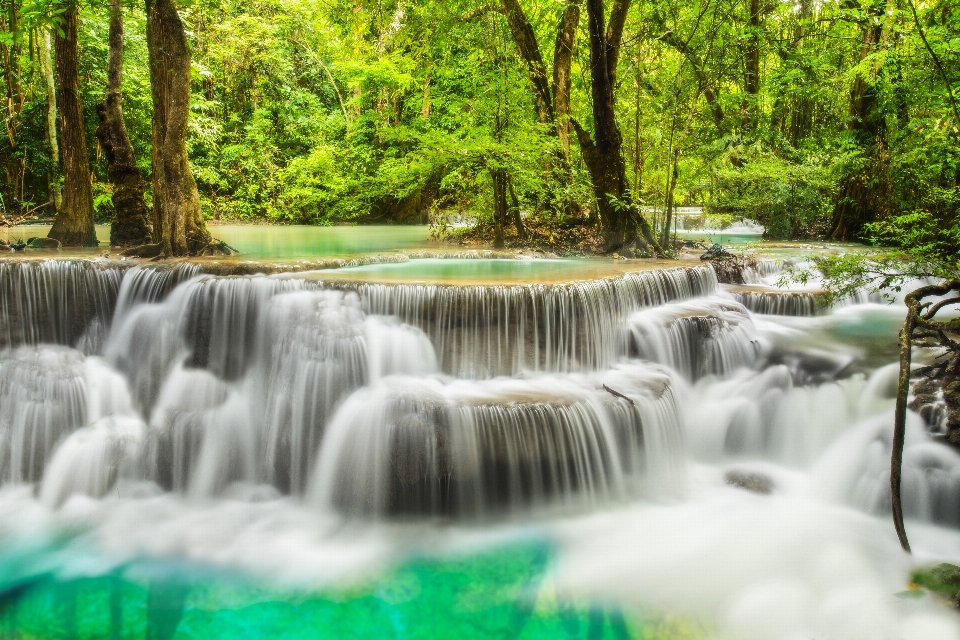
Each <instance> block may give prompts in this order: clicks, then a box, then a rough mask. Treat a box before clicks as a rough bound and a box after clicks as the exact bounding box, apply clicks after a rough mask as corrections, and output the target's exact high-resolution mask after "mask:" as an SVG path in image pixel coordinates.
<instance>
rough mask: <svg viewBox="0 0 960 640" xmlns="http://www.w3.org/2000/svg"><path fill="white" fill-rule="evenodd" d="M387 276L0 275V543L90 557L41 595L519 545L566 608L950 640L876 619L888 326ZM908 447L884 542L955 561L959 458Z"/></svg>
mask: <svg viewBox="0 0 960 640" xmlns="http://www.w3.org/2000/svg"><path fill="white" fill-rule="evenodd" d="M491 262H495V261H491ZM451 264H454V263H451ZM403 268H404V269H407V270H408V271H409V270H410V269H411V268H409V267H405V266H404V267H403ZM423 268H426V269H427V271H428V272H429V271H430V270H435V269H436V268H438V267H434V266H430V265H426V266H423ZM472 268H473V269H474V270H476V269H481V270H484V269H489V270H491V273H493V272H496V271H497V270H501V269H502V266H501V265H481V264H480V263H479V262H477V263H476V264H474V265H473V266H472ZM511 268H512V267H511ZM551 268H553V267H551ZM557 268H564V267H563V265H560V266H559V267H557ZM391 269H392V267H389V268H380V267H377V268H370V269H367V268H360V269H358V270H354V271H353V272H352V273H351V270H349V269H348V270H344V272H343V273H342V274H338V272H337V271H317V272H312V273H297V274H281V275H274V276H263V275H257V276H243V277H232V276H212V275H208V274H204V273H202V272H201V269H200V268H199V267H198V266H197V265H189V264H184V265H180V266H177V267H169V266H162V265H158V266H133V265H131V264H126V263H119V262H110V261H84V260H49V261H46V260H34V261H25V262H15V261H3V262H0V349H2V351H0V540H4V541H6V542H7V543H8V544H10V545H12V546H13V547H15V546H16V545H17V544H25V541H27V540H29V538H30V537H31V536H36V535H40V536H41V537H44V536H47V537H50V536H52V537H57V536H60V537H65V538H66V539H68V540H74V542H68V543H67V544H68V546H70V545H73V547H75V549H77V550H79V549H83V548H89V546H90V545H93V546H94V547H95V548H96V549H98V553H101V554H102V555H101V556H99V557H100V558H101V559H100V560H98V561H97V562H93V561H90V562H91V563H92V564H93V565H94V566H89V565H87V566H84V565H83V563H82V562H81V563H80V565H81V566H80V567H79V568H78V566H77V565H76V561H73V560H71V561H67V560H62V566H60V567H59V569H57V570H59V571H64V572H67V573H71V572H73V574H76V573H77V572H80V573H81V574H91V573H92V574H95V575H99V574H102V573H106V572H109V571H112V570H113V568H112V567H115V566H116V563H122V562H125V561H129V560H130V559H131V558H137V557H153V558H174V559H179V560H189V561H190V562H195V563H202V564H209V565H214V566H220V567H225V568H230V569H233V570H243V571H248V572H251V573H252V575H257V576H262V577H264V579H271V580H292V581H294V582H298V583H309V584H318V583H324V584H328V583H340V582H341V581H344V580H346V581H347V582H349V580H351V579H352V578H351V577H350V576H355V575H357V574H358V572H360V573H362V572H371V571H377V570H381V569H382V568H383V567H384V566H387V565H389V564H390V563H392V562H395V561H397V559H399V558H402V557H404V556H405V555H406V554H408V553H411V552H415V553H420V554H427V555H429V554H431V553H438V552H443V553H446V552H449V551H450V550H451V549H458V550H460V551H461V552H462V551H463V550H464V549H475V548H477V547H478V546H479V547H480V548H485V547H487V546H489V545H491V544H498V543H499V542H498V541H501V542H502V541H503V540H504V539H515V538H518V537H519V538H521V539H526V538H529V537H531V536H532V537H534V538H537V539H545V540H547V541H549V543H550V544H551V545H554V546H555V548H556V549H557V557H556V560H555V563H554V565H553V566H552V568H551V575H552V582H553V583H554V584H555V586H554V587H553V588H554V589H555V590H556V593H557V594H561V595H563V597H569V598H571V599H573V600H575V599H578V598H581V599H582V598H587V599H590V600H597V601H602V602H612V603H618V604H619V605H620V606H624V607H626V608H627V610H628V611H633V612H638V613H640V612H650V611H671V612H679V613H681V614H683V615H689V616H691V617H692V618H694V619H703V620H707V621H708V624H709V625H710V627H711V628H713V629H715V630H716V632H717V633H721V634H729V635H730V636H731V637H742V638H746V639H754V638H755V639H757V640H760V639H763V640H767V639H775V638H784V639H785V640H786V639H792V638H798V637H815V638H861V637H863V638H891V639H894V638H910V639H913V638H916V639H917V640H919V639H921V638H929V639H931V640H937V639H940V638H942V639H944V640H946V639H948V638H949V639H955V638H960V625H958V622H957V619H956V618H955V617H953V615H952V614H950V613H948V612H947V611H946V610H945V609H943V608H941V607H940V606H939V605H937V604H936V603H934V602H931V601H930V599H929V598H927V599H902V598H896V597H894V595H893V594H895V593H897V592H900V591H903V590H904V585H905V582H906V577H907V573H908V571H909V569H910V567H911V566H913V565H912V560H911V559H910V558H908V557H906V556H903V555H902V554H901V553H900V551H899V548H898V546H897V543H896V538H895V536H894V534H893V528H892V525H891V524H890V522H889V510H890V500H889V480H888V475H887V473H888V471H887V464H888V462H889V451H890V434H891V430H892V412H893V404H894V393H895V385H896V376H897V368H896V364H894V360H895V339H896V331H897V328H898V325H899V323H900V320H901V318H902V312H901V310H900V309H899V308H898V307H897V306H891V305H885V304H880V303H878V302H869V301H868V300H867V299H866V298H861V299H853V300H847V301H844V302H843V304H842V305H838V306H835V307H834V308H833V309H826V308H824V307H823V305H822V302H821V300H820V299H819V298H818V295H819V294H818V293H817V292H816V290H815V289H814V288H813V287H811V288H810V289H809V290H807V291H799V292H783V291H779V290H776V289H775V288H774V287H773V283H774V281H775V279H776V278H777V276H778V272H779V269H780V263H776V262H773V261H769V262H761V263H759V264H758V266H757V268H756V271H755V272H754V273H752V274H751V275H750V280H751V283H750V284H749V285H747V286H746V287H732V286H727V285H719V284H718V283H717V280H716V277H715V275H714V272H713V270H712V269H711V268H710V267H709V266H703V265H695V266H682V267H677V268H672V269H660V270H647V271H626V272H624V273H620V274H617V275H609V276H607V277H603V278H595V279H588V280H575V281H569V282H537V283H531V284H522V283H518V282H507V283H500V284H498V283H495V282H493V283H471V284H464V285H456V284H450V283H449V282H441V283H431V282H422V281H410V282H404V281H402V280H396V279H394V280H388V279H385V280H383V281H377V280H376V277H377V276H382V275H383V274H384V273H386V272H390V271H391ZM414 269H415V270H416V269H421V265H414ZM428 275H429V273H428ZM418 278H419V276H418ZM935 427H936V425H927V424H925V423H924V421H923V419H922V418H921V417H920V416H917V415H915V414H911V416H910V422H909V430H908V437H907V445H906V451H905V455H904V502H905V507H906V512H907V516H908V522H907V528H908V532H909V533H910V534H911V539H912V540H914V541H915V548H916V552H917V553H916V557H917V558H919V559H920V560H922V561H932V560H951V561H957V560H958V559H960V455H958V454H957V453H956V452H955V451H954V450H953V449H951V448H949V447H947V446H946V445H944V444H942V443H941V442H939V441H937V440H936V439H935V437H933V436H932V435H931V431H934V430H935ZM744 479H746V480H744ZM71 536H79V537H77V538H72V537H71ZM80 540H82V542H80ZM441 550H442V551H441ZM7 578H9V576H6V577H5V579H7ZM535 597H539V596H535ZM557 597H558V598H559V597H560V595H558V596H557Z"/></svg>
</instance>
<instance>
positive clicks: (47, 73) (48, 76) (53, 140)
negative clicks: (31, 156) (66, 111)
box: [43, 31, 62, 211]
mask: <svg viewBox="0 0 960 640" xmlns="http://www.w3.org/2000/svg"><path fill="white" fill-rule="evenodd" d="M51 48H52V44H51V39H50V32H49V31H44V32H43V77H44V80H46V83H47V138H48V139H49V140H50V180H49V185H50V186H49V190H50V195H49V197H50V202H51V203H53V210H54V211H60V206H61V202H62V195H61V193H60V145H59V144H57V81H56V80H55V79H54V77H53V56H52V55H51V54H50V49H51Z"/></svg>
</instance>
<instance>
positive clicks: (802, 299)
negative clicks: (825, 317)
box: [726, 287, 825, 316]
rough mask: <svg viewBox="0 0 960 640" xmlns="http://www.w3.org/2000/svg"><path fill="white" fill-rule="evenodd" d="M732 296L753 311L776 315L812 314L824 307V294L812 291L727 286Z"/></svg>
mask: <svg viewBox="0 0 960 640" xmlns="http://www.w3.org/2000/svg"><path fill="white" fill-rule="evenodd" d="M726 291H728V292H729V293H730V294H731V295H732V296H733V298H734V299H735V300H736V301H737V302H739V303H740V304H742V305H743V306H744V307H746V308H747V309H749V310H750V311H752V312H754V313H763V314H768V315H778V316H814V315H817V314H818V313H820V312H821V311H823V309H824V306H825V304H824V302H825V300H824V295H823V294H822V293H817V292H813V291H752V290H750V289H749V288H747V287H727V288H726Z"/></svg>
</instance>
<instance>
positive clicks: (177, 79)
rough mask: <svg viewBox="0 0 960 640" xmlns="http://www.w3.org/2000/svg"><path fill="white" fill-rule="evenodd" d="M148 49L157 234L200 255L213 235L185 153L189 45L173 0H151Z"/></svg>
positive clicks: (175, 250)
mask: <svg viewBox="0 0 960 640" xmlns="http://www.w3.org/2000/svg"><path fill="white" fill-rule="evenodd" d="M147 50H148V54H149V58H150V86H151V93H152V97H153V193H154V196H153V201H154V227H153V228H154V238H155V240H156V242H157V244H158V246H157V248H156V249H157V251H158V252H160V253H162V254H165V255H177V256H181V255H191V254H193V255H196V254H199V253H202V252H203V251H204V250H205V249H206V248H207V247H209V246H210V245H211V242H212V238H211V236H210V232H209V231H207V227H206V224H205V223H204V221H203V217H202V215H201V213H200V195H199V193H198V192H197V183H196V181H195V180H194V178H193V172H192V171H191V170H190V162H189V159H188V158H187V145H186V136H187V122H188V119H189V116H190V49H189V47H188V45H187V37H186V33H185V32H184V30H183V23H182V22H181V21H180V16H179V15H178V14H177V8H176V6H174V3H173V0H148V2H147Z"/></svg>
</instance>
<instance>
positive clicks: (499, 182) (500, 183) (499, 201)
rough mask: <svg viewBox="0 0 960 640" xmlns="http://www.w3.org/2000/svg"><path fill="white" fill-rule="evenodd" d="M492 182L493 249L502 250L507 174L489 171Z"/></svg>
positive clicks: (505, 218)
mask: <svg viewBox="0 0 960 640" xmlns="http://www.w3.org/2000/svg"><path fill="white" fill-rule="evenodd" d="M490 178H491V180H492V181H493V237H494V240H493V248H494V249H502V248H503V227H504V223H505V222H506V220H507V172H506V171H504V170H503V169H490Z"/></svg>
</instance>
